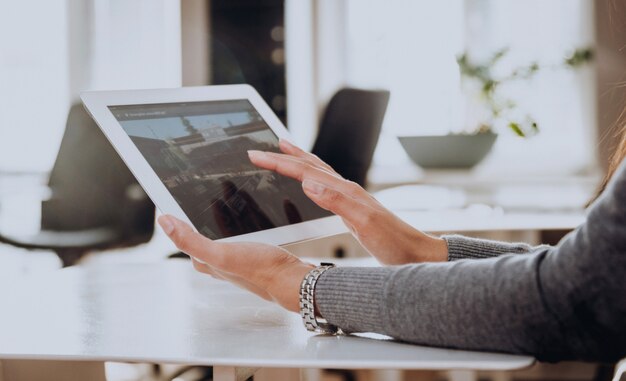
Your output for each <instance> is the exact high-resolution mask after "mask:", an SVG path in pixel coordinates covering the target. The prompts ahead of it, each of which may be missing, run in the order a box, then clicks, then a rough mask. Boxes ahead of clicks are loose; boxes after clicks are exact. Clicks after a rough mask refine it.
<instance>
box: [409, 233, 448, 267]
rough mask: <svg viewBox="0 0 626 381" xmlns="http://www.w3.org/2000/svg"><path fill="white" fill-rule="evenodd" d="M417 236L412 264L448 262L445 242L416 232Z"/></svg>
mask: <svg viewBox="0 0 626 381" xmlns="http://www.w3.org/2000/svg"><path fill="white" fill-rule="evenodd" d="M417 234H418V237H417V238H416V239H415V242H416V243H417V245H416V246H415V248H416V250H415V252H414V253H413V255H414V257H415V258H414V259H415V260H414V261H413V262H446V261H447V260H448V244H447V242H446V240H444V239H443V238H440V237H436V236H433V235H430V234H426V233H423V232H421V231H417Z"/></svg>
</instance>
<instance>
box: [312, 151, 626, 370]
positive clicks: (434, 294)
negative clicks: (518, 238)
mask: <svg viewBox="0 0 626 381" xmlns="http://www.w3.org/2000/svg"><path fill="white" fill-rule="evenodd" d="M625 167H626V164H624V163H622V165H621V166H620V169H619V170H618V172H617V173H616V175H615V176H614V178H613V180H612V181H611V182H610V185H609V186H608V187H607V189H606V191H605V192H604V193H603V195H602V196H601V197H600V198H599V199H598V200H597V201H596V202H595V203H594V205H593V206H592V207H591V208H590V209H589V211H588V217H587V221H586V222H585V223H584V224H583V225H581V226H580V227H579V228H577V229H576V230H575V231H573V232H572V233H570V234H569V235H567V236H566V237H565V238H564V239H563V240H562V241H561V242H560V243H559V245H557V246H555V247H540V248H537V249H535V250H533V251H532V252H529V253H528V254H526V255H515V254H511V255H506V254H505V255H500V256H498V257H493V258H487V259H482V260H460V261H454V262H444V263H423V264H414V265H406V266H400V267H379V268H334V269H331V270H328V271H326V272H325V273H324V274H323V275H322V276H321V277H320V279H319V280H318V283H317V287H316V292H315V295H316V303H317V307H318V308H319V311H320V313H321V315H322V316H323V317H324V318H326V319H327V320H328V321H329V322H331V323H333V324H335V325H337V326H339V327H340V328H342V329H344V330H345V331H347V332H377V333H381V334H385V335H388V336H391V337H394V338H396V339H399V340H402V341H407V342H411V343H417V344H422V345H433V346H440V347H448V348H460V349H469V350H488V351H500V352H508V353H520V354H530V355H534V356H535V357H537V358H538V359H540V360H544V361H560V360H568V359H572V360H573V359H576V360H591V361H614V360H616V359H619V358H621V357H624V356H625V355H626V324H624V317H625V316H626V298H625V297H624V295H626V277H625V276H624V275H623V274H624V272H625V271H626V234H625V232H626V170H625Z"/></svg>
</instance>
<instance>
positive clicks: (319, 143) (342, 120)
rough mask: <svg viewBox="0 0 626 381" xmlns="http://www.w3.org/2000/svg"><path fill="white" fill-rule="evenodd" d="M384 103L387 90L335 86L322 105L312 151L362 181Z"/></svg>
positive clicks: (344, 174)
mask: <svg viewBox="0 0 626 381" xmlns="http://www.w3.org/2000/svg"><path fill="white" fill-rule="evenodd" d="M388 103H389V91H387V90H361V89H351V88H344V89H341V90H339V91H338V92H337V93H336V94H335V95H334V96H333V97H332V99H331V100H330V102H329V103H328V106H327V107H326V111H325V112H324V116H323V118H322V122H321V124H320V128H319V133H318V135H317V139H316V141H315V144H314V146H313V150H312V152H313V153H314V154H316V155H317V156H319V157H320V158H321V159H322V160H324V161H325V162H326V163H328V164H329V165H330V166H332V167H333V168H334V169H335V170H336V171H337V172H338V173H339V174H340V175H342V176H343V177H345V178H346V179H348V180H352V181H354V182H356V183H358V184H360V185H365V181H366V176H367V170H368V169H369V167H370V165H371V163H372V157H373V156H374V149H375V148H376V144H377V143H378V137H379V135H380V129H381V127H382V123H383V119H384V117H385V111H386V110H387V104H388Z"/></svg>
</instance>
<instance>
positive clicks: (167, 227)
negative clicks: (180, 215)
mask: <svg viewBox="0 0 626 381" xmlns="http://www.w3.org/2000/svg"><path fill="white" fill-rule="evenodd" d="M159 225H161V229H163V231H164V232H165V234H167V235H170V234H172V232H173V231H174V220H173V219H172V217H170V216H161V217H159Z"/></svg>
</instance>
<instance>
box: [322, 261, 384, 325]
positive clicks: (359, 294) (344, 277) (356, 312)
mask: <svg viewBox="0 0 626 381" xmlns="http://www.w3.org/2000/svg"><path fill="white" fill-rule="evenodd" d="M390 274H391V270H390V269H389V268H385V267H335V268H332V269H329V270H327V271H325V272H324V273H323V274H322V275H321V276H320V277H319V279H318V281H317V284H316V286H315V303H316V305H317V308H318V310H319V312H320V314H321V315H322V317H323V318H324V319H326V320H327V321H328V322H329V323H331V324H333V325H336V326H337V327H339V328H341V329H342V330H343V331H344V332H382V331H383V322H384V320H385V317H384V316H385V311H384V308H383V302H384V289H385V284H386V281H387V278H388V276H389V275H390Z"/></svg>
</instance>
